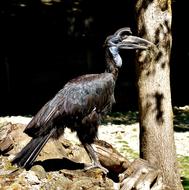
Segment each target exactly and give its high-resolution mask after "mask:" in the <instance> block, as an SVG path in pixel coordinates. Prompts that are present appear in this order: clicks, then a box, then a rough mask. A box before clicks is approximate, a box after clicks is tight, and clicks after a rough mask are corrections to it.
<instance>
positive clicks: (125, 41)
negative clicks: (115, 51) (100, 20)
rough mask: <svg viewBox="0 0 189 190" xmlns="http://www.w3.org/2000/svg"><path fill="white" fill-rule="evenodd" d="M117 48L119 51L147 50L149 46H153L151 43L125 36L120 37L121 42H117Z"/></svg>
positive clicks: (135, 37)
mask: <svg viewBox="0 0 189 190" xmlns="http://www.w3.org/2000/svg"><path fill="white" fill-rule="evenodd" d="M117 45H118V48H120V49H143V50H144V49H148V48H149V47H151V46H155V45H154V44H153V43H152V42H150V41H148V40H145V39H143V38H140V37H137V36H132V35H125V36H122V41H121V42H119V43H118V44H117Z"/></svg>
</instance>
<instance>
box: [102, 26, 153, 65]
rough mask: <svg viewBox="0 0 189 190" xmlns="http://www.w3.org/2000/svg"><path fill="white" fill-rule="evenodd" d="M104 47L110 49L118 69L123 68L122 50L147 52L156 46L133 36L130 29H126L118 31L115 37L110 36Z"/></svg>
mask: <svg viewBox="0 0 189 190" xmlns="http://www.w3.org/2000/svg"><path fill="white" fill-rule="evenodd" d="M104 46H105V47H106V48H108V50H109V52H110V53H111V55H112V57H113V59H114V62H115V64H116V66H117V67H121V65H122V59H121V57H120V55H119V50H120V49H136V50H137V49H141V50H145V49H148V48H149V47H151V46H154V44H153V43H152V42H150V41H148V40H145V39H143V38H140V37H137V36H133V35H132V32H131V30H130V28H128V27H125V28H121V29H119V30H117V31H116V32H115V33H114V34H113V35H111V36H108V37H107V38H106V40H105V43H104Z"/></svg>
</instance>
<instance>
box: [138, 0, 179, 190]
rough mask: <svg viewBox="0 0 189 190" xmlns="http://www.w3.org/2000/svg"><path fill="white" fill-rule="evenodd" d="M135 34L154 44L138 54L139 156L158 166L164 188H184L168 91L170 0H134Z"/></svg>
mask: <svg viewBox="0 0 189 190" xmlns="http://www.w3.org/2000/svg"><path fill="white" fill-rule="evenodd" d="M136 18H137V25H138V35H139V36H140V37H144V38H146V39H147V40H149V41H151V42H153V43H154V44H155V45H156V47H153V48H151V49H150V50H147V51H141V52H139V53H138V60H137V76H138V79H137V86H138V93H139V112H140V155H141V158H144V159H146V160H147V161H149V162H150V163H151V164H153V165H155V166H157V167H159V168H160V169H161V171H162V175H163V183H164V184H165V189H169V188H170V189H171V190H181V189H183V187H182V185H181V181H180V176H179V172H178V168H177V161H176V148H175V144H174V130H173V113H172V104H171V90H170V53H171V47H172V35H171V22H172V12H171V0H137V3H136Z"/></svg>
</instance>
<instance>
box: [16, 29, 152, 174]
mask: <svg viewBox="0 0 189 190" xmlns="http://www.w3.org/2000/svg"><path fill="white" fill-rule="evenodd" d="M151 45H152V43H151V42H149V41H147V40H145V39H142V38H139V37H136V36H132V33H131V31H130V28H121V29H119V30H118V31H116V32H115V33H114V34H113V35H111V36H109V37H107V39H106V40H105V43H104V47H105V51H106V52H105V61H106V70H105V72H104V73H101V74H86V75H83V76H79V77H77V78H74V79H72V80H71V81H69V82H68V83H66V84H65V86H64V87H63V89H61V90H60V91H59V92H58V93H57V94H56V95H55V96H54V97H53V98H52V99H51V100H50V101H48V102H47V103H46V104H45V105H44V106H43V107H42V108H41V109H40V110H39V112H38V113H37V114H36V115H35V116H34V117H33V118H32V120H31V121H30V122H29V124H28V125H27V126H26V128H25V130H24V132H25V133H26V134H27V135H29V136H30V137H32V139H31V141H30V142H29V143H28V144H27V145H26V146H25V147H24V148H23V149H22V150H21V151H20V152H19V153H18V154H17V155H16V156H15V158H14V159H13V160H12V164H16V165H17V166H19V167H23V168H29V167H31V166H32V164H33V162H34V161H35V159H36V157H37V156H38V154H39V153H40V151H41V150H42V148H43V147H44V145H45V144H46V143H47V141H48V140H49V138H50V137H54V136H56V137H57V136H60V135H62V134H63V132H64V128H65V127H68V128H70V129H71V130H72V131H76V133H77V136H78V138H79V140H80V142H81V143H82V145H83V146H84V148H85V150H86V152H87V153H88V155H89V156H90V158H91V160H92V163H91V165H86V167H85V169H89V168H93V167H99V168H101V169H102V170H103V171H104V172H105V173H107V172H108V171H107V169H106V168H104V167H103V166H101V164H100V162H99V160H98V157H97V155H96V153H95V151H94V149H93V147H92V143H93V142H94V140H95V138H96V137H97V132H98V126H99V124H100V121H101V119H102V116H104V115H106V114H107V113H108V112H109V111H111V108H112V104H113V103H114V102H115V100H114V87H115V83H116V79H117V76H118V70H119V68H120V67H121V65H122V59H121V57H120V55H119V49H147V48H148V46H151ZM55 134H56V135H55ZM57 134H58V135H57Z"/></svg>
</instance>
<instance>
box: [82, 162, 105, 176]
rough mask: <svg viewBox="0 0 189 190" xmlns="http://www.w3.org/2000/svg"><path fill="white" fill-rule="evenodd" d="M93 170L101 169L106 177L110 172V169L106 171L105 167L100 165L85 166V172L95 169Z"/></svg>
mask: <svg viewBox="0 0 189 190" xmlns="http://www.w3.org/2000/svg"><path fill="white" fill-rule="evenodd" d="M93 168H100V169H101V170H102V171H103V173H104V174H105V175H106V174H107V173H108V172H109V171H108V169H106V168H105V167H103V166H102V165H101V164H100V163H91V164H85V166H84V170H85V171H86V170H90V169H93Z"/></svg>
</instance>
